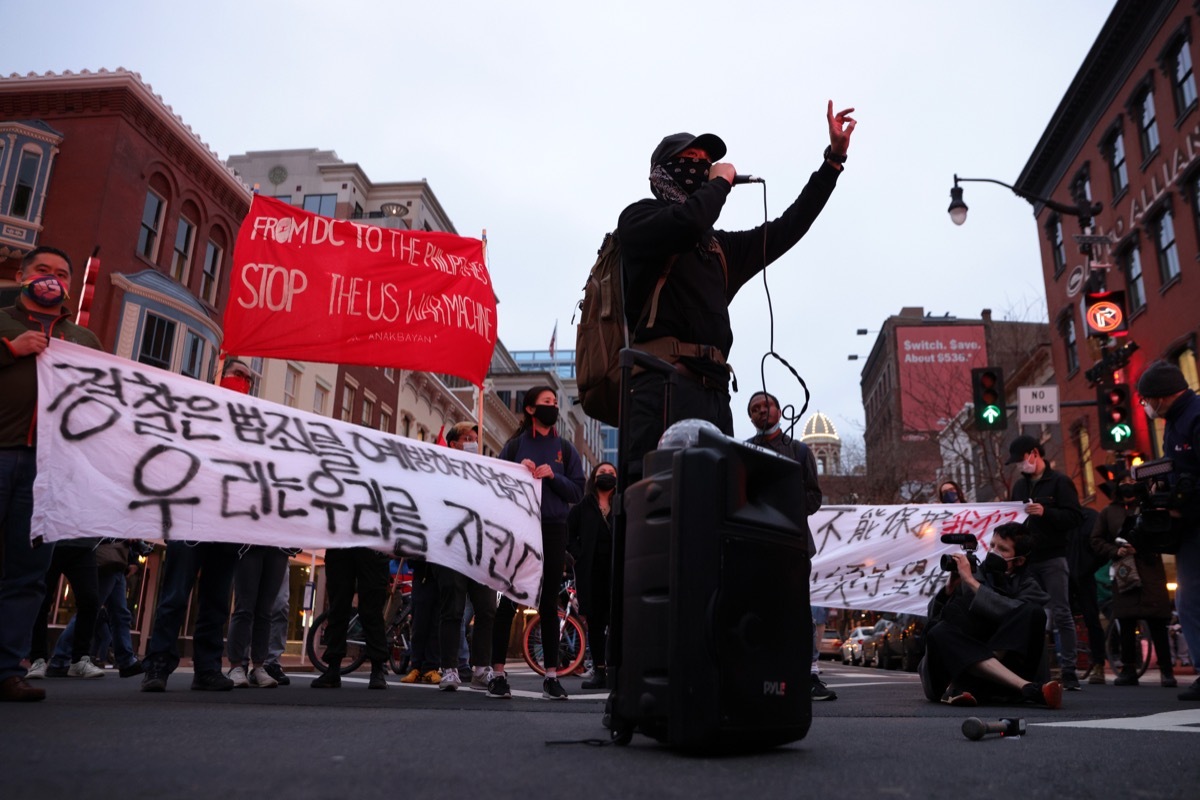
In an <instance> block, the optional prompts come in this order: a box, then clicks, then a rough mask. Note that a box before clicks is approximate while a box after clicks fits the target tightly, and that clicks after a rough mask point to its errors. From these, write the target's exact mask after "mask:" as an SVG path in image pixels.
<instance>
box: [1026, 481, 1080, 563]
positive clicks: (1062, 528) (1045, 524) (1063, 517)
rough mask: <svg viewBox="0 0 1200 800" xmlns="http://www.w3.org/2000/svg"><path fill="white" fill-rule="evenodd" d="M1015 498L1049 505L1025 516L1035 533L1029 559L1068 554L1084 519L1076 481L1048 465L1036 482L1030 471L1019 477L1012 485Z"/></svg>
mask: <svg viewBox="0 0 1200 800" xmlns="http://www.w3.org/2000/svg"><path fill="white" fill-rule="evenodd" d="M1012 499H1013V500H1020V501H1022V502H1026V503H1029V502H1034V503H1041V504H1042V505H1043V506H1045V509H1046V511H1045V513H1044V514H1043V515H1042V516H1040V517H1033V516H1031V517H1028V518H1027V519H1026V520H1025V525H1026V527H1028V528H1029V532H1030V534H1032V536H1033V552H1031V553H1030V554H1029V561H1030V562H1031V563H1036V562H1039V561H1047V560H1049V559H1051V558H1066V556H1067V545H1068V543H1069V542H1070V538H1071V533H1072V532H1073V531H1074V530H1075V529H1076V528H1078V527H1079V525H1080V524H1081V523H1082V522H1083V511H1082V510H1081V509H1080V507H1079V492H1077V491H1075V484H1074V482H1072V481H1071V479H1070V478H1068V477H1067V476H1066V475H1063V474H1062V473H1061V472H1058V471H1056V470H1053V469H1050V467H1046V471H1045V472H1043V473H1042V477H1041V478H1039V479H1038V480H1037V481H1036V482H1035V481H1034V480H1033V479H1032V477H1031V476H1029V475H1022V476H1021V477H1019V478H1017V481H1016V483H1014V484H1013V487H1012Z"/></svg>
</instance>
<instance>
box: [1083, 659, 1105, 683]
mask: <svg viewBox="0 0 1200 800" xmlns="http://www.w3.org/2000/svg"><path fill="white" fill-rule="evenodd" d="M1087 682H1088V683H1089V684H1095V685H1097V686H1103V685H1104V684H1105V683H1107V681H1106V680H1105V678H1104V665H1103V664H1093V665H1092V666H1091V668H1090V669H1088V679H1087Z"/></svg>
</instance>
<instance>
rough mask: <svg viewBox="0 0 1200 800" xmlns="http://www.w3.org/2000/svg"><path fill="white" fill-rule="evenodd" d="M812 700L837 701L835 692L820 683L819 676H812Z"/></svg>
mask: <svg viewBox="0 0 1200 800" xmlns="http://www.w3.org/2000/svg"><path fill="white" fill-rule="evenodd" d="M812 699H813V700H837V692H835V691H834V690H833V689H830V688H829V687H828V686H826V685H825V684H824V683H822V682H821V676H820V675H813V676H812Z"/></svg>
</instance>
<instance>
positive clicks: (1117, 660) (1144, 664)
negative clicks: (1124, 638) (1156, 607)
mask: <svg viewBox="0 0 1200 800" xmlns="http://www.w3.org/2000/svg"><path fill="white" fill-rule="evenodd" d="M1135 635H1136V637H1137V648H1136V650H1135V653H1136V657H1137V663H1136V664H1134V665H1133V667H1134V671H1135V672H1136V673H1137V676H1138V677H1139V678H1140V677H1142V676H1143V675H1145V674H1146V670H1147V669H1149V667H1150V655H1151V653H1152V652H1153V648H1154V644H1153V642H1152V641H1151V640H1150V626H1148V625H1147V624H1146V622H1145V620H1138V621H1137V632H1136V634H1135ZM1104 652H1105V653H1106V654H1107V655H1108V661H1109V663H1110V664H1112V666H1113V669H1115V670H1122V669H1124V666H1125V665H1124V663H1123V662H1122V661H1121V623H1120V622H1119V621H1117V620H1113V621H1112V622H1110V623H1109V625H1108V630H1107V631H1105V633H1104Z"/></svg>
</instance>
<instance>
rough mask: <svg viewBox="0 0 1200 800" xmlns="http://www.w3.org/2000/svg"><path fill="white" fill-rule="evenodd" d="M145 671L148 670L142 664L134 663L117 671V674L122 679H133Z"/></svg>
mask: <svg viewBox="0 0 1200 800" xmlns="http://www.w3.org/2000/svg"><path fill="white" fill-rule="evenodd" d="M145 671H146V668H145V667H144V666H142V662H140V661H134V662H133V663H132V664H127V665H125V666H123V667H120V668H119V669H117V674H118V675H120V676H121V677H122V678H132V677H133V676H134V675H141V674H142V673H143V672H145Z"/></svg>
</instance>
